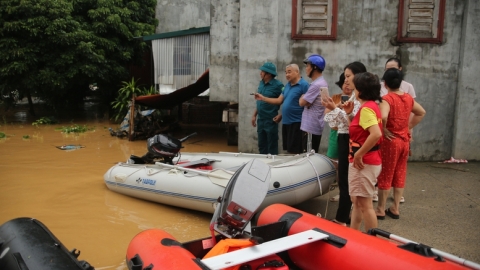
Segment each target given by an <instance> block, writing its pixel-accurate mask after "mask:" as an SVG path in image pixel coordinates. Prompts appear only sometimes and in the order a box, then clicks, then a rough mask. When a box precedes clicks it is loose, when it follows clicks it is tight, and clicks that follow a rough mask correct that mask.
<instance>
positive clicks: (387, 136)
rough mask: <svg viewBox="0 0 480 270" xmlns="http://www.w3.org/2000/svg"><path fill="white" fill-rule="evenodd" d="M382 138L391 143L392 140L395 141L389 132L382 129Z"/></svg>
mask: <svg viewBox="0 0 480 270" xmlns="http://www.w3.org/2000/svg"><path fill="white" fill-rule="evenodd" d="M383 136H384V137H385V139H387V140H389V141H391V140H393V139H395V136H394V135H393V133H392V132H390V130H388V129H386V128H384V129H383Z"/></svg>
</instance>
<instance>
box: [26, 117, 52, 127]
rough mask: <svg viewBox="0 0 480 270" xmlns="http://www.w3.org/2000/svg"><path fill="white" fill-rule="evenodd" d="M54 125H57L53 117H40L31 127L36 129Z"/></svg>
mask: <svg viewBox="0 0 480 270" xmlns="http://www.w3.org/2000/svg"><path fill="white" fill-rule="evenodd" d="M56 123H57V120H55V118H53V117H42V118H40V119H38V120H37V121H35V122H33V123H32V126H36V127H38V125H52V124H56Z"/></svg>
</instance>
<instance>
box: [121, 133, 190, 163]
mask: <svg viewBox="0 0 480 270" xmlns="http://www.w3.org/2000/svg"><path fill="white" fill-rule="evenodd" d="M195 135H197V133H196V132H195V133H192V134H190V135H188V136H186V137H184V138H182V139H176V138H173V137H172V136H169V135H164V134H157V135H155V136H153V137H151V138H148V140H147V150H148V152H147V153H146V154H145V155H144V156H142V157H141V158H140V157H137V156H133V155H132V156H130V160H129V163H134V164H144V163H155V159H161V160H162V162H163V163H166V164H172V165H173V158H174V157H176V156H178V152H180V149H181V148H183V146H182V142H184V141H186V140H187V139H188V138H190V137H192V136H195ZM142 161H143V162H142Z"/></svg>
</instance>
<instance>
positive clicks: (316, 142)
mask: <svg viewBox="0 0 480 270" xmlns="http://www.w3.org/2000/svg"><path fill="white" fill-rule="evenodd" d="M321 140H322V135H315V134H312V149H313V150H315V153H318V150H319V149H320V141H321ZM307 143H308V133H307V132H305V131H302V145H303V152H304V153H306V152H307Z"/></svg>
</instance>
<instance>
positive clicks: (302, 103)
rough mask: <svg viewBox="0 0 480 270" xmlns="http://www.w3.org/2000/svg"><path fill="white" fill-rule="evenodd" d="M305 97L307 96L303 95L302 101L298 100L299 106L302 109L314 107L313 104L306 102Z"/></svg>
mask: <svg viewBox="0 0 480 270" xmlns="http://www.w3.org/2000/svg"><path fill="white" fill-rule="evenodd" d="M303 96H305V95H302V96H301V97H300V99H299V100H298V105H300V106H301V107H305V106H307V107H310V105H312V104H311V103H309V102H308V101H306V100H305V99H304V98H303Z"/></svg>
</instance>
